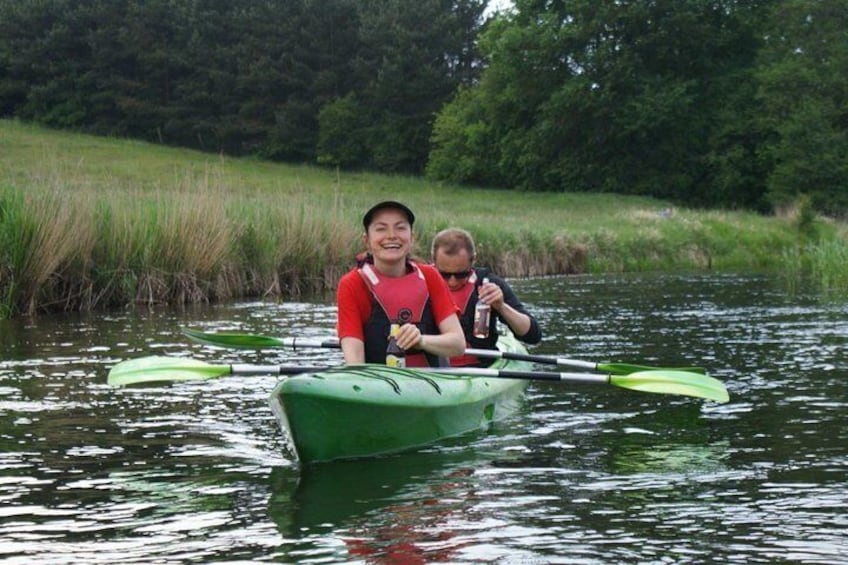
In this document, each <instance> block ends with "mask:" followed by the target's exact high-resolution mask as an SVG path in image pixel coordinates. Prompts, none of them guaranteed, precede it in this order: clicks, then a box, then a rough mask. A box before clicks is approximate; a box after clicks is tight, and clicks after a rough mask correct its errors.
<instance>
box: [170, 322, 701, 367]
mask: <svg viewBox="0 0 848 565" xmlns="http://www.w3.org/2000/svg"><path fill="white" fill-rule="evenodd" d="M183 333H184V334H185V335H187V336H188V337H190V338H191V339H193V340H195V341H198V342H200V343H205V344H208V345H215V346H219V347H242V348H245V347H246V348H250V349H257V348H259V349H261V348H264V347H291V348H293V349H297V348H298V347H325V348H333V349H337V348H339V341H338V340H337V339H336V338H299V337H288V338H279V337H271V336H263V335H250V334H239V333H229V332H222V333H207V332H201V331H197V330H192V329H189V328H183ZM465 353H466V354H467V355H474V356H476V357H478V358H480V359H514V360H517V361H530V362H533V363H539V364H545V365H557V366H560V367H577V368H579V369H589V370H590V371H599V372H601V373H608V374H612V375H627V374H630V373H635V372H640V371H653V370H665V369H671V370H675V371H688V372H693V373H701V374H706V371H705V370H704V369H703V368H701V367H650V366H646V365H632V364H630V363H593V362H590V361H580V360H577V359H565V358H556V357H547V356H544V355H529V354H526V353H515V352H509V351H500V350H497V349H466V350H465Z"/></svg>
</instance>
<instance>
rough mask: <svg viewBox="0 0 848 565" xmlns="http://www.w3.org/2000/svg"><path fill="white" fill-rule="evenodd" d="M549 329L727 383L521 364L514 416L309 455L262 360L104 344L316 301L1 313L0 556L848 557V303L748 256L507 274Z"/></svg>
mask: <svg viewBox="0 0 848 565" xmlns="http://www.w3.org/2000/svg"><path fill="white" fill-rule="evenodd" d="M515 288H516V290H517V291H518V292H519V294H520V295H521V296H522V297H523V298H524V299H525V302H527V303H528V305H529V306H531V308H532V309H533V311H534V312H536V313H537V314H538V316H539V318H540V321H542V322H543V327H545V329H546V340H545V342H544V343H543V344H542V345H540V346H539V347H537V348H536V349H535V352H539V353H556V354H560V355H562V356H566V355H567V356H570V357H579V358H584V359H588V360H594V361H601V360H613V361H626V362H632V363H639V362H641V363H646V364H659V365H676V364H693V365H703V366H706V367H708V368H709V369H710V370H711V372H712V374H713V375H714V376H717V377H719V378H721V379H723V380H724V381H725V382H726V384H727V386H728V389H729V390H730V394H731V402H730V403H728V404H724V405H716V404H713V403H705V402H701V401H699V400H696V399H690V398H685V397H677V396H666V395H654V394H642V393H637V392H633V391H628V390H624V389H618V388H614V387H599V386H586V385H582V386H581V385H565V384H550V383H533V384H531V385H530V388H529V389H528V394H527V397H526V401H525V403H524V406H523V408H522V411H521V412H520V413H519V414H517V415H516V416H515V417H513V418H511V419H510V420H508V421H505V422H501V423H499V424H496V425H495V426H494V427H493V428H492V429H489V430H482V431H480V432H477V433H474V434H471V435H470V436H466V437H464V438H461V439H455V440H451V441H449V442H445V443H442V444H439V445H436V446H433V447H431V448H428V449H424V450H421V451H417V452H413V453H407V454H403V455H398V456H394V457H386V458H381V459H373V460H363V461H356V462H347V463H333V464H325V465H319V466H316V467H314V468H310V469H304V470H300V469H298V468H297V467H296V466H294V465H293V464H292V461H291V458H290V457H289V456H288V455H287V454H285V453H284V452H283V443H282V438H281V435H280V432H279V431H278V429H277V427H276V423H275V421H274V420H273V417H272V415H271V412H270V409H269V408H268V405H267V396H268V393H269V392H270V390H271V388H272V387H273V385H274V379H273V378H261V377H227V378H223V379H220V380H217V381H207V382H196V383H183V384H179V385H173V386H170V385H168V386H148V387H145V388H135V389H116V388H111V387H109V386H107V385H106V384H105V380H106V373H107V371H108V369H109V367H110V366H111V365H113V364H114V363H115V362H117V361H120V360H124V359H127V358H133V357H139V356H145V355H152V354H173V355H191V356H193V357H196V358H201V359H206V360H209V361H214V362H219V361H221V362H226V361H239V362H245V363H255V362H286V363H290V362H294V361H298V360H299V361H303V362H304V364H311V363H314V362H316V361H325V360H327V358H328V357H329V358H330V359H333V360H338V359H339V355H338V353H336V352H328V351H322V350H302V351H297V352H291V351H284V350H268V351H264V352H246V351H225V350H219V349H214V348H205V347H202V346H198V345H193V344H190V343H188V342H187V341H186V340H185V339H183V338H182V336H181V335H180V333H179V328H180V327H182V326H185V325H188V326H194V327H203V328H207V329H240V330H243V331H246V332H251V333H267V334H271V335H281V336H282V335H309V336H325V335H330V334H331V333H332V327H333V322H334V317H335V311H334V308H333V307H332V306H330V305H327V304H304V303H293V304H264V303H241V304H235V305H228V306H222V307H208V308H202V309H197V310H189V311H185V312H174V311H163V312H153V313H147V312H145V313H141V314H140V313H130V312H127V313H112V314H109V315H102V314H101V315H97V316H89V317H81V316H69V317H44V318H39V319H37V320H28V321H18V322H14V323H10V322H0V560H2V561H4V562H8V563H17V562H19V563H110V564H111V563H115V562H122V563H150V562H158V563H168V562H183V563H185V562H207V561H219V562H256V561H276V562H287V563H291V562H299V563H333V562H372V563H398V562H403V563H416V562H421V563H425V562H426V563H433V562H450V563H483V562H498V563H574V562H581V563H621V562H640V563H707V562H713V561H721V562H733V563H755V562H761V563H766V562H768V563H775V562H801V563H837V562H846V561H848V513H847V512H846V511H845V508H846V507H848V426H846V423H848V418H846V408H848V371H846V341H848V323H846V322H848V305H846V304H840V303H836V304H834V303H832V302H826V301H823V300H821V299H819V298H818V297H816V296H814V295H803V294H801V295H791V296H790V295H788V294H786V293H785V292H784V291H783V289H782V287H781V285H780V284H779V283H778V282H777V281H774V280H771V279H768V278H761V277H749V276H714V275H713V276H685V277H682V276H675V277H669V276H664V277H656V276H631V277H610V278H567V279H559V278H555V279H540V280H529V281H517V282H516V283H515Z"/></svg>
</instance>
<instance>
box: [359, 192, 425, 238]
mask: <svg viewBox="0 0 848 565" xmlns="http://www.w3.org/2000/svg"><path fill="white" fill-rule="evenodd" d="M388 208H393V209H395V210H400V211H401V212H403V213H404V214H406V219H407V220H409V225H410V226H411V225H412V224H414V223H415V214H413V213H412V210H410V209H409V208H407V207H406V206H404V205H403V204H401V203H400V202H395V201H394V200H386V201H384V202H380V203H379V204H374V205H373V206H371V209H370V210H368V211H367V212H365V215H364V216H363V217H362V225H363V226H365V231H368V226H370V225H371V220H373V219H374V214H376V213H377V212H379V211H380V210H386V209H388Z"/></svg>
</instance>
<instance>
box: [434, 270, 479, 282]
mask: <svg viewBox="0 0 848 565" xmlns="http://www.w3.org/2000/svg"><path fill="white" fill-rule="evenodd" d="M472 271H473V269H466V270H464V271H457V272H456V273H449V272H447V271H439V274H440V275H442V278H443V279H445V280H448V279H450V278H451V277H453V278H455V279H467V278H468V277H470V276H471V273H472Z"/></svg>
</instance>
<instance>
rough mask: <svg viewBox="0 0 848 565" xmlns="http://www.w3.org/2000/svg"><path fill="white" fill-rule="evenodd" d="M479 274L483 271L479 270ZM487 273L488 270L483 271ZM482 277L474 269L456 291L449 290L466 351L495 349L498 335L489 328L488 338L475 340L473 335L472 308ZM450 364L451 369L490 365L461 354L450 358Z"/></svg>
mask: <svg viewBox="0 0 848 565" xmlns="http://www.w3.org/2000/svg"><path fill="white" fill-rule="evenodd" d="M480 272H481V274H482V273H483V270H480ZM485 272H486V273H488V270H485ZM482 281H483V277H481V276H478V269H474V271H473V272H472V273H471V275H470V276H469V277H468V279H466V281H465V284H464V285H462V286H461V287H460V288H458V289H456V290H451V297H452V298H453V301H454V303H455V304H456V305H457V306H458V307H459V309H460V311H461V315H460V317H459V323H460V325H462V333H463V334H464V335H465V346H466V349H468V348H474V349H497V345H496V344H497V341H498V334H497V332H495V331H492V330H491V328H490V331H489V337H486V338H482V339H481V338H476V337H474V334H473V328H474V308H475V306H476V305H477V290H478V289H479V288H480V285H482V284H483V282H482ZM450 364H451V366H453V367H469V366H477V367H480V366H485V367H488V366H489V365H491V364H492V360H491V359H480V358H479V357H476V356H474V355H466V354H464V353H463V354H462V355H459V356H457V357H451V358H450Z"/></svg>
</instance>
